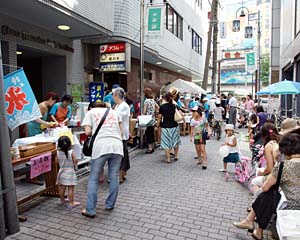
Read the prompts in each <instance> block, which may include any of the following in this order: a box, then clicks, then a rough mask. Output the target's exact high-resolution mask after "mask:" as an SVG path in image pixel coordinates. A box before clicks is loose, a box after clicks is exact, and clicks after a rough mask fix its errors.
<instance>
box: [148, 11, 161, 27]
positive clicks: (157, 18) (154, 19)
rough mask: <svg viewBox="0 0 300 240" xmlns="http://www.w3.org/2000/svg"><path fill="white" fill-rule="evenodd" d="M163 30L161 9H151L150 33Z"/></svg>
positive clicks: (149, 15)
mask: <svg viewBox="0 0 300 240" xmlns="http://www.w3.org/2000/svg"><path fill="white" fill-rule="evenodd" d="M160 30H161V8H149V13H148V31H160Z"/></svg>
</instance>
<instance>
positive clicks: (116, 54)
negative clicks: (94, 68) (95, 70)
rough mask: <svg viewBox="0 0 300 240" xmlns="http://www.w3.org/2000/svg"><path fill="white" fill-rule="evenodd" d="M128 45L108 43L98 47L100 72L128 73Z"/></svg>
mask: <svg viewBox="0 0 300 240" xmlns="http://www.w3.org/2000/svg"><path fill="white" fill-rule="evenodd" d="M130 51H131V48H130V44H127V43H125V42H123V43H108V44H104V45H101V46H100V69H101V71H102V72H125V71H127V72H130V60H131V59H130V58H131V57H130V56H131V52H130Z"/></svg>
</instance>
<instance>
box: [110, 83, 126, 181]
mask: <svg viewBox="0 0 300 240" xmlns="http://www.w3.org/2000/svg"><path fill="white" fill-rule="evenodd" d="M125 97H126V93H125V91H124V89H123V88H116V89H115V90H114V92H113V98H114V101H115V103H116V107H115V110H116V111H117V113H118V114H119V117H120V118H121V120H122V129H123V136H122V141H123V151H124V156H123V158H122V162H121V167H120V176H119V178H120V183H122V182H124V180H126V178H125V176H126V173H127V171H128V170H129V168H130V162H129V154H128V147H127V142H128V139H129V119H130V108H129V105H128V104H127V103H126V102H125Z"/></svg>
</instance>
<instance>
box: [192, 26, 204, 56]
mask: <svg viewBox="0 0 300 240" xmlns="http://www.w3.org/2000/svg"><path fill="white" fill-rule="evenodd" d="M192 48H193V49H194V50H195V51H196V52H197V53H199V54H200V55H202V38H201V37H200V36H199V35H198V34H197V33H196V32H195V31H194V30H192Z"/></svg>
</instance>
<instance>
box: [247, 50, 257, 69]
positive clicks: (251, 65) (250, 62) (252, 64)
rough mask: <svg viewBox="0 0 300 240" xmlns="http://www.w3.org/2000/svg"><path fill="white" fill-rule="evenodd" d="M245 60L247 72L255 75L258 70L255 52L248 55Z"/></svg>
mask: <svg viewBox="0 0 300 240" xmlns="http://www.w3.org/2000/svg"><path fill="white" fill-rule="evenodd" d="M245 58H246V71H247V72H249V73H253V72H254V71H255V70H256V57H255V52H248V53H246V54H245Z"/></svg>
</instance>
